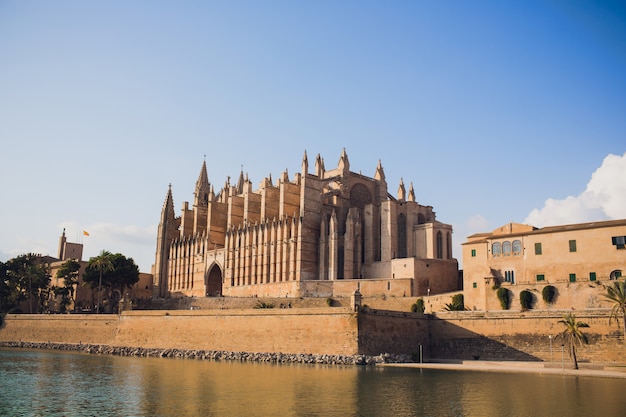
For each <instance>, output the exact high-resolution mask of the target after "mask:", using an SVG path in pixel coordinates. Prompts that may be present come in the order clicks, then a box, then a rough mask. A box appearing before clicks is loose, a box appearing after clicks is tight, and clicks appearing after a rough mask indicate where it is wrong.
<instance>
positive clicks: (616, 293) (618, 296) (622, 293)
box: [602, 281, 626, 339]
mask: <svg viewBox="0 0 626 417" xmlns="http://www.w3.org/2000/svg"><path fill="white" fill-rule="evenodd" d="M602 296H603V297H604V298H605V299H606V300H607V301H609V302H611V304H613V309H612V310H611V315H610V317H609V324H611V321H612V320H613V318H615V321H616V322H617V326H618V327H619V316H620V315H621V316H622V325H623V328H624V339H626V281H616V282H614V283H613V286H612V287H607V289H606V294H602Z"/></svg>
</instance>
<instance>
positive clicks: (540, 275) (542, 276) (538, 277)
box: [537, 274, 546, 281]
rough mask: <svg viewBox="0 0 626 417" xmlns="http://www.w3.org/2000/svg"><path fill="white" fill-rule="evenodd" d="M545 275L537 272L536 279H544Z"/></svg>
mask: <svg viewBox="0 0 626 417" xmlns="http://www.w3.org/2000/svg"><path fill="white" fill-rule="evenodd" d="M545 279H546V277H545V275H543V274H537V281H545Z"/></svg>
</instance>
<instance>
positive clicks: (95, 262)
mask: <svg viewBox="0 0 626 417" xmlns="http://www.w3.org/2000/svg"><path fill="white" fill-rule="evenodd" d="M83 281H84V282H85V283H86V284H87V285H89V286H90V287H91V288H98V289H99V290H100V289H101V288H104V289H105V290H106V295H107V298H108V300H111V296H112V295H113V294H114V293H115V292H116V291H117V292H119V295H120V296H123V295H124V291H125V290H127V289H130V288H132V286H133V285H135V284H136V283H137V282H138V281H139V267H138V266H137V265H136V264H135V261H133V259H132V258H126V257H125V256H124V255H122V254H120V253H116V254H111V253H110V252H108V251H102V252H101V253H100V255H98V256H97V257H95V258H91V259H90V260H89V263H88V264H87V267H86V268H85V273H84V274H83ZM98 294H99V296H98V306H100V301H101V300H100V294H101V292H100V291H98Z"/></svg>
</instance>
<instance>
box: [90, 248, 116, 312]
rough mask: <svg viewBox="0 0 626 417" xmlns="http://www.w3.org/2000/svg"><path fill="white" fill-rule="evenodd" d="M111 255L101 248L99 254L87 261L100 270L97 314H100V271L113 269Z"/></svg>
mask: <svg viewBox="0 0 626 417" xmlns="http://www.w3.org/2000/svg"><path fill="white" fill-rule="evenodd" d="M112 256H113V255H112V254H111V252H109V251H106V250H102V251H101V252H100V255H98V256H96V257H94V258H91V259H90V260H89V263H90V264H91V265H93V267H94V268H97V269H98V270H99V271H100V279H99V280H98V314H100V303H101V300H100V298H101V295H102V272H103V271H112V270H113V261H112V260H111V257H112Z"/></svg>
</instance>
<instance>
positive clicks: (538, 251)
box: [535, 242, 541, 255]
mask: <svg viewBox="0 0 626 417" xmlns="http://www.w3.org/2000/svg"><path fill="white" fill-rule="evenodd" d="M535 255H541V242H538V243H535Z"/></svg>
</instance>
